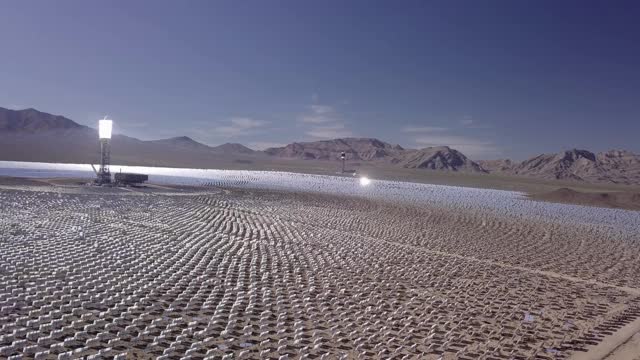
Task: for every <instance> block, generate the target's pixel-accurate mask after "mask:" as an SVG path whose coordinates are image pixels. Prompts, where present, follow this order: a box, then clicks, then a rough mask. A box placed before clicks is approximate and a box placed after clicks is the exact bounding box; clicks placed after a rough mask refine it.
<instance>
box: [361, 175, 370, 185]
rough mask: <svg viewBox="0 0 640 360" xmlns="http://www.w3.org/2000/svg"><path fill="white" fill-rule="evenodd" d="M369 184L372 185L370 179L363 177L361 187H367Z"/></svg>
mask: <svg viewBox="0 0 640 360" xmlns="http://www.w3.org/2000/svg"><path fill="white" fill-rule="evenodd" d="M369 184H371V180H369V178H368V177H366V176H363V177H361V178H360V185H361V186H367V185H369Z"/></svg>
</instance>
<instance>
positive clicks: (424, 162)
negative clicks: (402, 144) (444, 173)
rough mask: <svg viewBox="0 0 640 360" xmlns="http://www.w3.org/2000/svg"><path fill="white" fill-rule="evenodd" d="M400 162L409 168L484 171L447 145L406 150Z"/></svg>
mask: <svg viewBox="0 0 640 360" xmlns="http://www.w3.org/2000/svg"><path fill="white" fill-rule="evenodd" d="M400 164H401V165H402V166H403V167H405V168H410V169H430V170H450V171H465V172H486V170H485V169H483V168H482V167H481V166H480V165H479V164H477V163H476V162H474V161H471V160H469V158H467V157H466V156H465V155H464V154H462V153H461V152H459V151H458V150H455V149H451V148H449V147H448V146H437V147H429V148H425V149H420V150H415V151H410V152H407V153H406V154H404V156H403V159H402V161H401V162H400Z"/></svg>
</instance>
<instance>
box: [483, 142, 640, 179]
mask: <svg viewBox="0 0 640 360" xmlns="http://www.w3.org/2000/svg"><path fill="white" fill-rule="evenodd" d="M479 163H480V165H481V166H482V167H483V168H484V169H486V170H488V171H489V172H491V173H499V174H507V175H520V176H530V177H536V178H541V179H559V180H577V181H587V182H605V183H618V184H640V155H637V154H634V153H632V152H629V151H624V150H610V151H607V152H601V153H598V154H594V153H592V152H590V151H587V150H579V149H572V150H567V151H563V152H559V153H555V154H541V155H538V156H535V157H533V158H531V159H528V160H525V161H523V162H521V163H515V162H512V161H511V160H508V159H507V160H490V161H480V162H479Z"/></svg>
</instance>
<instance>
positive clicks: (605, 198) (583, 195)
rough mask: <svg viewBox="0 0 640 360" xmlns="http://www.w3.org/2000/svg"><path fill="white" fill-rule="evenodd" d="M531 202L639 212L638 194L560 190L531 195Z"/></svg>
mask: <svg viewBox="0 0 640 360" xmlns="http://www.w3.org/2000/svg"><path fill="white" fill-rule="evenodd" d="M530 198H531V199H533V200H540V201H550V202H558V203H564V204H579V205H586V206H596V207H608V208H612V209H628V210H640V192H630V191H615V192H583V191H576V190H572V189H568V188H560V189H558V190H553V191H550V192H546V193H541V194H532V195H531V196H530Z"/></svg>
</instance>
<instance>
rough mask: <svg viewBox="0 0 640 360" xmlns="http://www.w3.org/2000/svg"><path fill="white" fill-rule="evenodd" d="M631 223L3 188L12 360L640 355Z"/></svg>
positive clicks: (326, 200) (637, 256) (381, 204)
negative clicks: (623, 226)
mask: <svg viewBox="0 0 640 360" xmlns="http://www.w3.org/2000/svg"><path fill="white" fill-rule="evenodd" d="M523 201H525V200H523ZM530 203H531V204H537V203H535V202H530ZM532 206H533V205H532ZM536 206H537V205H536ZM560 209H564V208H560ZM613 214H614V216H618V215H616V214H624V213H623V212H619V213H618V212H616V213H613ZM632 225H633V224H632ZM632 228H633V226H631V230H629V229H630V228H626V229H616V228H611V227H607V226H605V225H598V226H592V225H589V224H585V223H580V222H577V221H576V222H570V221H551V220H545V219H543V218H539V217H531V218H528V217H526V216H520V215H513V216H511V215H510V214H501V213H497V212H496V213H493V212H483V211H481V210H478V209H477V208H474V207H472V206H469V207H465V206H458V207H448V206H444V205H442V203H439V202H433V203H411V202H402V201H392V200H389V199H384V198H376V197H367V196H364V195H359V196H349V195H345V194H338V195H332V194H323V193H313V192H304V191H283V190H273V189H272V190H268V189H247V188H236V187H224V186H202V187H186V186H185V187H179V186H162V187H152V188H145V189H126V190H125V189H103V188H92V187H86V186H85V187H83V186H43V185H42V184H37V182H33V183H32V182H28V181H25V182H21V181H15V182H13V183H11V182H9V183H7V182H6V181H5V183H4V185H1V186H0V234H1V235H0V358H10V359H21V358H25V359H26V358H37V359H75V358H82V357H86V358H92V359H95V358H118V359H130V358H161V359H205V358H208V359H299V358H302V359H304V358H308V359H604V358H607V359H637V358H638V355H637V354H638V352H639V351H640V350H639V349H640V341H638V337H637V336H638V335H636V336H635V337H633V335H634V334H636V333H637V332H638V331H640V321H639V319H640V276H638V275H639V272H640V270H639V269H640V244H639V241H640V240H638V236H637V235H638V233H634V232H633V230H632ZM634 356H635V357H634Z"/></svg>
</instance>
